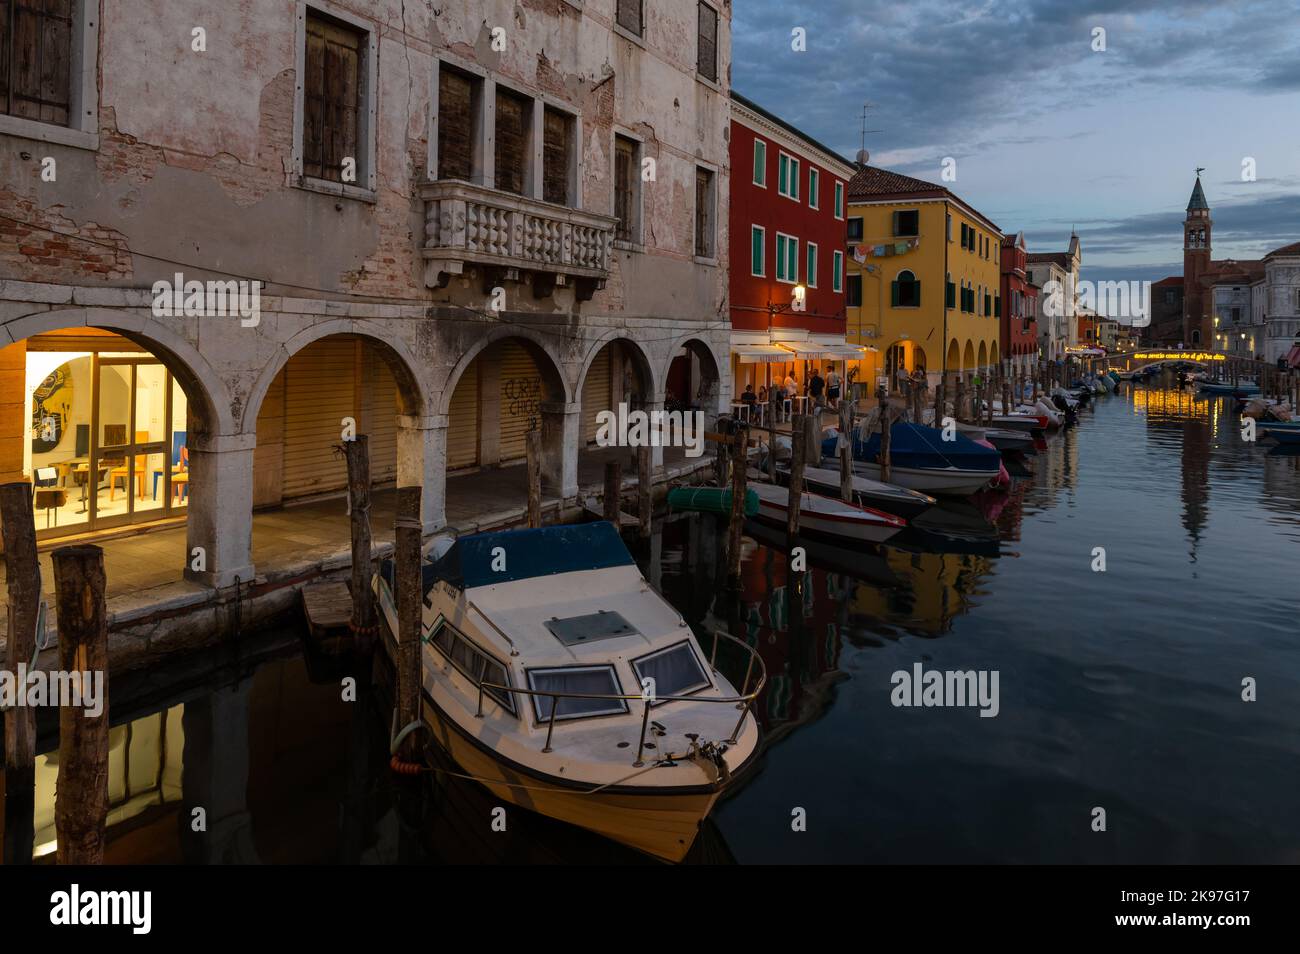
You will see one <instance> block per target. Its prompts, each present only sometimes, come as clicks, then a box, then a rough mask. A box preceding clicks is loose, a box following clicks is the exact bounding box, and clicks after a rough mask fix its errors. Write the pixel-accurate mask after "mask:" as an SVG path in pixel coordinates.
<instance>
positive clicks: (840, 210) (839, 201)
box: [835, 182, 844, 219]
mask: <svg viewBox="0 0 1300 954" xmlns="http://www.w3.org/2000/svg"><path fill="white" fill-rule="evenodd" d="M835 217H836V218H837V219H842V218H844V183H843V182H837V183H835Z"/></svg>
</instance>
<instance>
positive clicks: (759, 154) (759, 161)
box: [754, 139, 767, 188]
mask: <svg viewBox="0 0 1300 954" xmlns="http://www.w3.org/2000/svg"><path fill="white" fill-rule="evenodd" d="M754 185H757V186H763V187H764V188H767V143H765V142H764V141H763V140H761V139H755V140H754Z"/></svg>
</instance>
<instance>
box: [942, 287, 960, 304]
mask: <svg viewBox="0 0 1300 954" xmlns="http://www.w3.org/2000/svg"><path fill="white" fill-rule="evenodd" d="M943 306H944V307H945V308H956V307H957V286H956V285H954V284H953V283H952V282H945V283H944V286H943Z"/></svg>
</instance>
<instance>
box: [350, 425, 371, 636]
mask: <svg viewBox="0 0 1300 954" xmlns="http://www.w3.org/2000/svg"><path fill="white" fill-rule="evenodd" d="M343 456H344V457H345V458H346V459H347V464H348V515H349V519H350V520H351V523H352V618H351V619H350V620H349V621H348V626H349V628H350V629H351V630H352V634H353V635H354V636H357V637H360V638H362V639H369V638H371V637H373V636H375V635H377V634H378V632H379V628H378V617H377V615H376V613H375V597H374V592H373V591H372V590H371V588H370V576H371V570H372V564H371V556H370V552H371V544H372V538H371V533H370V439H369V438H368V437H367V436H366V435H365V434H358V435H357V436H356V437H355V438H354V439H353V440H350V441H346V442H344V444H343Z"/></svg>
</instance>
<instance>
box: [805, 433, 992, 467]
mask: <svg viewBox="0 0 1300 954" xmlns="http://www.w3.org/2000/svg"><path fill="white" fill-rule="evenodd" d="M838 439H839V438H838V437H830V438H827V439H826V440H825V441H823V442H822V454H823V455H824V456H833V455H834V454H835V452H836V449H835V448H836V442H837V441H838ZM879 454H880V434H879V433H874V432H873V433H872V435H871V437H870V438H869V439H868V440H866V441H863V440H862V439H861V437H860V436H857V435H855V437H854V441H853V457H854V459H856V460H863V461H867V462H868V463H870V462H873V461H875V459H876V457H877V456H878V455H879ZM889 459H890V462H891V463H893V464H896V465H898V466H899V467H916V468H925V469H935V468H947V467H956V468H958V469H959V470H987V471H990V472H992V473H997V472H998V471H999V470H1000V469H1001V467H1002V455H1001V454H1000V453H999V452H998V451H997V450H994V449H992V448H988V447H981V446H980V445H979V444H976V443H975V442H974V441H972V440H971V439H970V438H968V437H963V436H962V435H961V434H956V435H954V439H953V440H951V441H945V440H944V439H943V431H941V430H940V429H939V428H937V427H926V426H925V425H924V424H911V423H908V422H906V421H900V422H899V423H897V424H895V425H893V426H892V427H891V428H890V430H889Z"/></svg>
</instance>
